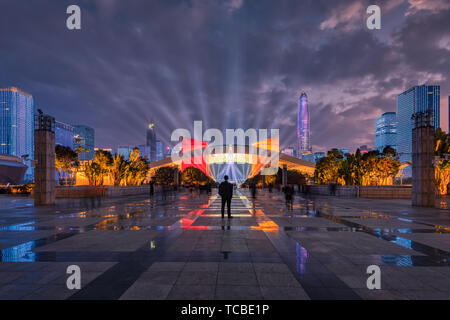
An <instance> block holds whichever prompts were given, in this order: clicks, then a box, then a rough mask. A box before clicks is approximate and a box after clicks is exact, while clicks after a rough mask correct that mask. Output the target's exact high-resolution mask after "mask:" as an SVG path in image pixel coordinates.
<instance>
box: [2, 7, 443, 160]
mask: <svg viewBox="0 0 450 320" xmlns="http://www.w3.org/2000/svg"><path fill="white" fill-rule="evenodd" d="M70 4H78V5H79V6H80V7H81V10H82V30H80V31H69V30H68V29H67V28H66V19H67V17H68V15H67V14H66V8H67V6H68V5H70ZM370 4H378V5H379V6H380V7H381V10H382V22H381V23H382V28H381V30H368V29H367V27H366V18H367V17H368V15H367V14H366V13H365V11H366V8H367V6H368V5H370ZM0 13H1V19H0V87H7V86H16V87H19V88H20V89H22V90H24V91H27V92H29V93H31V94H32V95H33V96H34V99H35V106H36V108H41V109H43V110H44V112H46V113H49V114H52V115H54V116H55V117H56V119H57V120H59V121H62V122H67V123H72V124H86V125H89V126H92V127H93V128H95V130H96V146H97V147H112V148H114V149H115V148H116V147H117V146H118V145H138V144H143V143H145V130H146V127H147V125H148V123H149V122H150V121H151V122H155V124H156V130H157V138H158V139H162V140H163V141H165V142H168V141H169V140H170V134H171V132H172V131H173V130H174V129H176V128H187V129H189V130H191V128H192V125H193V121H194V120H203V121H204V127H206V128H218V129H221V130H224V129H225V128H239V127H242V128H244V129H247V128H256V129H258V128H280V134H281V143H282V145H283V146H288V145H292V146H295V145H296V112H297V100H298V97H299V95H300V93H301V92H302V91H306V93H307V94H308V97H309V108H310V113H311V128H312V131H311V141H312V144H313V151H314V152H316V151H326V150H328V149H329V148H331V147H347V148H349V149H350V150H354V149H355V148H356V147H358V146H360V145H363V144H368V145H369V146H373V144H374V133H373V132H374V121H375V118H376V117H378V116H379V115H381V113H383V112H386V111H396V96H397V94H399V93H401V92H403V91H404V90H406V89H408V88H409V87H411V86H413V85H417V84H423V83H428V84H439V85H441V126H442V127H443V128H444V129H445V130H447V129H448V95H450V79H448V77H449V75H450V1H448V0H426V1H425V0H409V1H407V0H389V1H356V2H355V1H331V0H327V1H322V0H310V1H300V0H292V1H286V0H276V1H275V0H228V1H225V0H221V1H219V0H191V1H187V0H186V1H183V0H159V1H156V0H155V1H154V0H140V1H134V0H127V1H125V0H85V1H76V0H70V1H63V0H0Z"/></svg>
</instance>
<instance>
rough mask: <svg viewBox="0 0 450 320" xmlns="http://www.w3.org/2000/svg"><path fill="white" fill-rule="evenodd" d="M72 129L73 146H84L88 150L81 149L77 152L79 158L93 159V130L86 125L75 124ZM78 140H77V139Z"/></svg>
mask: <svg viewBox="0 0 450 320" xmlns="http://www.w3.org/2000/svg"><path fill="white" fill-rule="evenodd" d="M73 128H74V130H73V132H74V136H75V141H74V148H75V149H76V148H78V146H81V147H84V148H86V149H87V150H89V152H86V151H83V152H81V153H80V154H79V156H78V159H79V160H92V159H94V153H95V150H94V145H95V130H94V129H93V128H91V127H88V126H83V125H76V126H74V127H73ZM77 140H78V141H77Z"/></svg>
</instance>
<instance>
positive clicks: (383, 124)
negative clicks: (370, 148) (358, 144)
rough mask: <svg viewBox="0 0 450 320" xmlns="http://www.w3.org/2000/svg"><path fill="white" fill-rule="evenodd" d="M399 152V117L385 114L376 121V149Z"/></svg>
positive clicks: (393, 114) (390, 113) (393, 113)
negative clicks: (390, 148) (387, 148)
mask: <svg viewBox="0 0 450 320" xmlns="http://www.w3.org/2000/svg"><path fill="white" fill-rule="evenodd" d="M386 147H392V148H394V149H396V150H397V115H396V114H395V112H385V113H383V114H382V115H381V117H379V118H377V119H376V120H375V149H376V150H378V151H379V152H383V150H384V148H386Z"/></svg>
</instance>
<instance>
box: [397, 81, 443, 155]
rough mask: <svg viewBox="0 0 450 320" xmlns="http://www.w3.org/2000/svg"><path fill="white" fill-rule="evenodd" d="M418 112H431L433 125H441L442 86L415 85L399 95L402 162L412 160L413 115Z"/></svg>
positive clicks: (398, 148)
mask: <svg viewBox="0 0 450 320" xmlns="http://www.w3.org/2000/svg"><path fill="white" fill-rule="evenodd" d="M417 112H430V113H431V114H432V117H433V126H434V127H435V129H437V128H439V127H440V112H441V108H440V86H435V85H422V86H415V87H412V88H410V89H408V90H406V91H405V92H403V93H401V94H399V95H398V96H397V152H398V155H399V160H400V161H401V162H405V161H411V160H412V154H411V152H412V151H411V148H412V129H413V120H412V119H411V117H412V115H413V114H414V113H417Z"/></svg>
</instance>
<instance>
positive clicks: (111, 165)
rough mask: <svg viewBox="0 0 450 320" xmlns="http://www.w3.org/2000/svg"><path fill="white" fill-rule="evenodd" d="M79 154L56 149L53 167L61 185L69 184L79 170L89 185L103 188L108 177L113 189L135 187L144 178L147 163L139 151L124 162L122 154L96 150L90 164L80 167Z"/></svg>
mask: <svg viewBox="0 0 450 320" xmlns="http://www.w3.org/2000/svg"><path fill="white" fill-rule="evenodd" d="M82 151H84V150H75V151H74V150H72V149H71V148H70V147H63V146H59V145H58V146H56V148H55V167H56V171H57V173H58V176H59V180H60V181H61V182H63V181H64V180H65V183H66V184H72V183H73V181H74V180H75V179H74V177H75V175H76V173H77V172H79V171H80V170H81V171H82V172H83V173H84V175H85V176H86V178H87V179H88V182H89V185H92V186H102V185H104V184H105V180H106V179H108V178H109V179H110V181H111V182H112V184H113V185H115V186H120V185H126V186H136V185H141V184H143V183H144V182H145V180H146V178H147V172H148V170H149V169H148V163H147V160H146V159H144V158H142V157H141V156H140V154H139V149H138V148H135V149H134V150H132V151H131V152H130V156H129V160H124V157H123V156H122V155H117V154H116V155H114V156H112V155H111V153H110V152H108V151H105V150H97V151H96V152H95V154H94V159H93V160H92V161H87V162H85V163H84V164H83V165H80V162H79V161H78V155H79V153H80V152H82Z"/></svg>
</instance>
